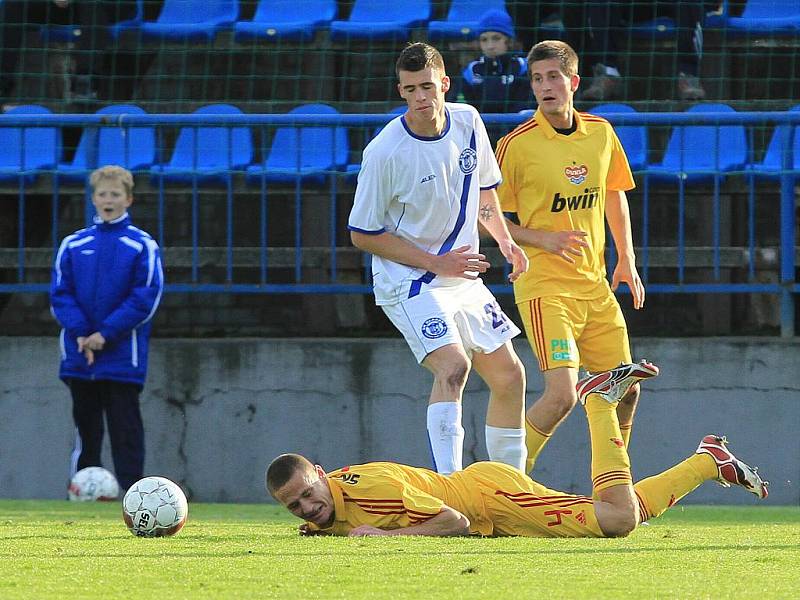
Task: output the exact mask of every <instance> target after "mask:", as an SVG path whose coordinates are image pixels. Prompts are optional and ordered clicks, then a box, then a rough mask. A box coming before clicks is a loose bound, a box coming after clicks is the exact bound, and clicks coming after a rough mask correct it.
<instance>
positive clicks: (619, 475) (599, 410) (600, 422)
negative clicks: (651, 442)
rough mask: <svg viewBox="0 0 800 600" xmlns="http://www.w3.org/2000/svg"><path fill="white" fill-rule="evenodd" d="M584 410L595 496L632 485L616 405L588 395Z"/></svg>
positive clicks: (629, 465) (629, 464) (596, 395)
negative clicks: (587, 425)
mask: <svg viewBox="0 0 800 600" xmlns="http://www.w3.org/2000/svg"><path fill="white" fill-rule="evenodd" d="M585 408H586V416H587V418H588V420H589V435H590V437H591V439H592V487H593V489H594V493H595V494H596V493H598V492H601V491H603V490H604V489H606V488H610V487H613V486H615V485H622V484H626V483H627V484H630V483H632V479H631V461H630V458H629V457H628V451H627V450H626V449H625V442H624V441H623V439H622V433H621V432H620V430H619V421H618V420H617V410H616V406H615V405H614V404H609V403H608V402H606V401H605V400H604V399H603V398H602V397H601V396H599V395H598V394H590V395H589V397H588V398H587V399H586V405H585Z"/></svg>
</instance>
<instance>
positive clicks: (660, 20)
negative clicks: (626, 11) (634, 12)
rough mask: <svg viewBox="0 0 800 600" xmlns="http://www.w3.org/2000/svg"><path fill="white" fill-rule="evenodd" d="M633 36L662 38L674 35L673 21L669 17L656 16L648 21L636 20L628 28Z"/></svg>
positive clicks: (647, 38) (649, 38)
mask: <svg viewBox="0 0 800 600" xmlns="http://www.w3.org/2000/svg"><path fill="white" fill-rule="evenodd" d="M630 31H631V34H632V35H633V37H637V38H640V39H646V40H651V39H655V40H662V39H670V38H674V37H675V21H674V20H673V19H671V18H670V17H656V18H655V19H650V20H649V21H637V22H635V23H633V24H631V28H630Z"/></svg>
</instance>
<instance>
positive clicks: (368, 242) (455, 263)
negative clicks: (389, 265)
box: [350, 231, 489, 279]
mask: <svg viewBox="0 0 800 600" xmlns="http://www.w3.org/2000/svg"><path fill="white" fill-rule="evenodd" d="M350 239H351V240H352V242H353V245H354V246H355V247H356V248H359V249H361V250H364V251H365V252H369V253H370V254H377V255H378V256H382V257H383V258H388V259H389V260H391V261H394V262H396V263H400V264H403V265H409V266H411V267H417V268H419V269H425V270H426V271H430V272H431V273H435V274H436V275H441V276H442V277H462V278H464V279H477V277H478V274H479V273H485V272H486V269H488V268H489V263H488V262H487V261H486V257H485V256H484V255H483V254H475V253H472V252H469V250H470V247H469V246H461V247H459V248H455V249H453V250H451V251H450V252H446V253H445V254H440V255H437V254H431V253H430V252H426V251H425V250H423V249H421V248H418V247H417V246H415V245H414V244H412V243H411V242H409V241H408V240H404V239H403V238H401V237H398V236H396V235H394V234H391V233H388V232H384V233H380V234H378V235H370V234H366V233H361V232H358V231H351V232H350Z"/></svg>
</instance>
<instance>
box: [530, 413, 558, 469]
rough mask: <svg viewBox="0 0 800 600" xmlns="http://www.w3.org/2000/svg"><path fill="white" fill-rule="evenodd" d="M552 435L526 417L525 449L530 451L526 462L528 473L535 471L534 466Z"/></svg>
mask: <svg viewBox="0 0 800 600" xmlns="http://www.w3.org/2000/svg"><path fill="white" fill-rule="evenodd" d="M551 435H552V433H545V432H544V431H542V430H541V429H539V428H538V427H536V425H534V424H533V423H531V421H530V419H529V418H528V417H525V447H526V448H527V449H528V460H526V461H525V472H526V473H530V472H531V471H533V465H534V463H536V459H537V458H538V457H539V453H540V452H541V451H542V448H544V445H545V444H546V443H547V440H549V439H550V436H551Z"/></svg>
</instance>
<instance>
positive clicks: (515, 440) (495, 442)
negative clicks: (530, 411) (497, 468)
mask: <svg viewBox="0 0 800 600" xmlns="http://www.w3.org/2000/svg"><path fill="white" fill-rule="evenodd" d="M486 450H487V451H488V452H489V460H492V461H495V462H501V463H505V464H507V465H511V466H512V467H515V468H517V469H519V470H520V471H522V472H523V473H524V472H525V460H526V459H527V458H528V450H527V448H526V447H525V430H524V429H513V428H509V427H492V426H491V425H487V426H486Z"/></svg>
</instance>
